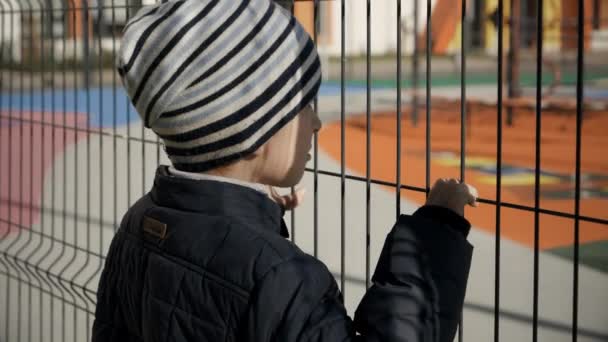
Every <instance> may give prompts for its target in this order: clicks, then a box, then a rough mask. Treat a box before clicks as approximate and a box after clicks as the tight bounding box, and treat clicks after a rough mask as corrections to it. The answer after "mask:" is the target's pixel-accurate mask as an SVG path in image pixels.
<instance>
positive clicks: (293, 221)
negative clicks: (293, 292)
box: [290, 0, 296, 244]
mask: <svg viewBox="0 0 608 342" xmlns="http://www.w3.org/2000/svg"><path fill="white" fill-rule="evenodd" d="M293 1H294V0H291V1H290V2H291V3H290V11H291V14H292V15H295V4H294V3H293ZM291 195H292V196H295V189H294V187H291ZM290 214H291V215H290V219H291V242H293V243H294V244H295V243H296V208H293V209H291V212H290Z"/></svg>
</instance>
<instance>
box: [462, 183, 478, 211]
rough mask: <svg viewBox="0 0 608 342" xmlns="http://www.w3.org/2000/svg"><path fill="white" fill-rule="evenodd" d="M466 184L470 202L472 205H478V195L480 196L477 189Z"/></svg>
mask: <svg viewBox="0 0 608 342" xmlns="http://www.w3.org/2000/svg"><path fill="white" fill-rule="evenodd" d="M465 186H466V191H467V199H468V204H469V205H471V206H472V207H477V205H478V204H477V197H479V193H478V192H477V189H476V188H475V187H474V186H472V185H470V184H465Z"/></svg>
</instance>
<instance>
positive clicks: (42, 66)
mask: <svg viewBox="0 0 608 342" xmlns="http://www.w3.org/2000/svg"><path fill="white" fill-rule="evenodd" d="M37 3H38V7H39V10H40V12H39V13H40V27H41V31H40V69H41V70H40V100H41V103H42V106H43V108H44V109H43V111H42V112H41V119H40V121H41V124H40V128H41V132H40V139H41V143H40V146H41V153H40V168H41V169H42V168H44V159H45V155H46V146H47V144H46V143H45V137H46V134H45V131H46V130H45V126H47V125H48V123H46V122H44V117H45V116H48V115H47V113H46V110H45V105H46V104H45V96H44V84H45V80H44V73H45V64H46V63H45V62H46V58H45V47H44V34H45V29H44V28H45V26H46V25H45V15H44V13H45V10H44V4H43V3H42V2H41V1H40V0H37ZM32 40H33V37H32ZM32 82H33V79H32ZM33 101H34V99H33V97H32V103H33ZM32 110H33V108H32ZM51 115H52V113H51ZM51 126H52V125H51ZM31 144H32V145H31V146H32V149H33V145H34V136H32V140H31ZM30 167H31V169H32V170H31V174H32V175H33V173H34V171H33V170H34V165H33V164H32V165H31V166H30ZM53 175H54V173H53V170H51V183H53V181H52V179H53ZM30 186H31V192H32V197H33V183H32V184H30ZM51 188H52V189H51V197H52V196H53V193H54V184H51ZM45 197H46V196H45V191H44V184H42V188H41V193H40V230H41V232H42V233H43V234H44V230H45V226H46V219H45V211H46V209H45V207H46V206H45V205H44V198H45ZM30 202H31V203H30V222H31V224H32V225H33V222H34V220H33V217H34V206H33V204H34V203H33V200H32V201H30ZM52 215H53V212H52V211H51V225H53V222H52V221H53V219H52V217H53V216H52ZM32 229H33V226H32V227H30V237H31V234H32V233H31V230H32ZM42 244H43V237H42V236H40V237H39V239H38V244H37V245H36V247H34V248H33V249H32V250H31V251H30V254H29V255H28V256H27V257H26V258H25V263H26V264H27V265H31V266H33V267H34V269H35V271H36V273H35V274H34V273H32V275H33V276H34V278H36V280H37V282H38V285H39V289H43V287H42V282H41V280H40V279H42V280H43V281H44V283H46V284H47V286H48V287H49V291H52V288H53V287H52V285H50V284H49V283H48V282H46V280H45V278H44V276H43V275H42V273H41V269H40V263H41V262H42V260H44V259H42V258H39V260H38V261H37V262H32V261H31V259H32V258H33V256H34V255H35V254H37V253H38V252H39V251H40V248H41V247H42ZM27 245H29V241H28V244H26V245H25V246H27ZM25 246H24V247H25ZM49 253H50V249H47V251H46V252H45V254H47V255H48V254H49ZM31 297H32V286H31V285H30V286H29V287H28V306H29V307H30V309H29V310H28V314H29V316H28V320H29V321H28V323H29V324H31V323H32V322H33V319H32V308H31ZM38 304H39V310H38V313H39V315H40V319H39V320H38V324H39V333H40V334H41V333H42V330H43V322H44V319H43V317H44V316H43V312H44V302H43V292H42V291H40V295H39V297H38ZM31 330H32V329H31V328H30V329H28V340H31V338H32V337H31Z"/></svg>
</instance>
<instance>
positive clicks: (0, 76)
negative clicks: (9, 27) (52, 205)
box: [0, 1, 12, 340]
mask: <svg viewBox="0 0 608 342" xmlns="http://www.w3.org/2000/svg"><path fill="white" fill-rule="evenodd" d="M5 14H6V12H5V8H4V2H3V1H0V27H2V31H4V15H5ZM9 15H10V16H12V11H11V13H9ZM9 37H12V34H11V35H9ZM11 40H12V39H11ZM4 46H5V44H0V58H4ZM11 53H12V51H10V49H9V51H8V59H9V68H8V73H9V75H10V74H12V68H11V67H10V61H11V59H12V57H11ZM9 77H10V76H9ZM9 85H10V83H9ZM9 87H10V86H9ZM3 91H4V72H0V92H3ZM10 96H11V94H10V91H9V92H8V96H6V97H9V98H10ZM4 99H5V96H0V108H3V106H2V105H3V104H4ZM0 113H2V118H0V127H2V124H3V121H4V120H5V118H4V113H3V112H0ZM8 129H9V130H10V129H11V128H10V126H9V128H8ZM2 138H4V134H2V135H0V160H2V155H3V153H2V152H3V149H2V147H1V146H8V143H6V144H4V142H3V140H2ZM6 165H9V167H10V161H9V163H6ZM1 171H4V169H2V167H1V166H0V179H1V177H3V176H4V173H3V172H1ZM9 198H10V195H9ZM7 200H8V199H7ZM2 202H4V198H2V182H0V210H1V208H2V205H3V203H2ZM4 224H6V231H5V232H3V233H2V236H1V237H0V241H3V240H4V239H5V238H6V237H7V236H8V232H9V230H10V222H6V223H5V222H0V225H4ZM0 263H1V264H2V266H4V269H5V270H6V274H7V275H6V277H5V279H6V287H5V288H7V289H8V284H9V282H10V279H9V277H8V274H9V268H8V265H7V264H6V263H5V262H4V260H2V259H1V258H0ZM9 298H10V297H9V296H8V293H7V296H6V313H5V317H6V319H7V320H8V308H9V306H10V305H9ZM7 330H8V322H7V323H6V325H5V326H4V331H7ZM5 339H6V340H8V337H5Z"/></svg>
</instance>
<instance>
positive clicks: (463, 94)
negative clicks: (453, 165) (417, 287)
mask: <svg viewBox="0 0 608 342" xmlns="http://www.w3.org/2000/svg"><path fill="white" fill-rule="evenodd" d="M461 12H462V13H461V16H460V73H461V74H460V181H461V182H465V176H466V155H467V145H466V143H467V140H466V134H467V132H466V127H467V125H466V121H467V118H466V116H467V59H466V56H467V45H466V39H467V34H466V33H467V1H466V0H462V9H461ZM463 333H464V326H463V322H462V311H461V312H460V322H459V325H458V341H459V342H462V340H463Z"/></svg>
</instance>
